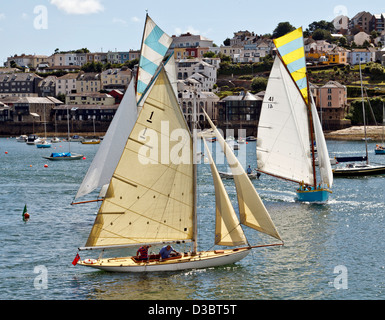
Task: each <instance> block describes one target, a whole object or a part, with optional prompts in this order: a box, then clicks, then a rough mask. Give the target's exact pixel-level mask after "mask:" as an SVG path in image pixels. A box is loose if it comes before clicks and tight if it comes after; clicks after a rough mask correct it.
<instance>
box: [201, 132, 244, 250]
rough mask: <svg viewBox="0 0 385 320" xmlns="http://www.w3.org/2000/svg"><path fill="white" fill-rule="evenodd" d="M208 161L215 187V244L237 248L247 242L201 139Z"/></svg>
mask: <svg viewBox="0 0 385 320" xmlns="http://www.w3.org/2000/svg"><path fill="white" fill-rule="evenodd" d="M203 142H204V145H205V149H206V153H207V156H208V159H209V163H210V167H211V174H212V176H213V181H214V187H215V244H217V245H223V246H239V245H242V244H246V243H247V240H246V237H245V235H244V233H243V230H242V227H241V225H240V224H239V220H238V218H237V216H236V214H235V211H234V208H233V205H232V204H231V201H230V199H229V196H228V194H227V192H226V189H225V186H224V185H223V182H222V179H221V177H220V176H219V172H218V170H217V168H216V166H215V163H214V160H213V158H212V156H211V153H210V150H209V148H208V146H207V143H206V141H205V139H203Z"/></svg>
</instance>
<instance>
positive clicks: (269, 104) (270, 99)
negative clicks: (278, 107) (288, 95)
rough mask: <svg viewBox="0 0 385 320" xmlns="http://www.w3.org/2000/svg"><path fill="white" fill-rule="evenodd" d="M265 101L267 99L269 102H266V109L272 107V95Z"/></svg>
mask: <svg viewBox="0 0 385 320" xmlns="http://www.w3.org/2000/svg"><path fill="white" fill-rule="evenodd" d="M267 101H269V102H270V103H268V104H267V108H268V109H272V108H273V103H274V97H269V98H268V99H267Z"/></svg>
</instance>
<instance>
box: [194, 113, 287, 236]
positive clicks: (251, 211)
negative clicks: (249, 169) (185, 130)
mask: <svg viewBox="0 0 385 320" xmlns="http://www.w3.org/2000/svg"><path fill="white" fill-rule="evenodd" d="M202 110H203V109H202ZM203 112H204V114H205V116H206V119H207V120H208V122H209V123H210V126H211V127H212V129H213V131H214V133H215V136H216V138H217V141H218V142H219V144H220V145H221V148H222V150H223V152H224V153H225V155H226V158H227V160H228V163H229V166H230V168H231V171H232V173H233V176H234V182H235V187H236V190H237V197H238V206H239V215H240V220H241V223H242V224H244V225H246V226H248V227H251V228H253V229H255V230H258V231H260V232H263V233H266V234H268V235H270V236H272V237H274V238H277V239H279V240H281V237H280V235H279V234H278V231H277V230H276V228H275V226H274V223H273V221H272V220H271V218H270V215H269V213H268V212H267V210H266V208H265V206H264V204H263V202H262V200H261V198H260V197H259V195H258V193H257V191H256V190H255V188H254V186H253V184H252V183H251V181H250V179H249V177H248V176H247V174H246V172H245V170H244V169H243V168H242V165H241V164H240V163H239V161H238V159H237V157H236V156H235V155H234V153H233V151H232V150H231V148H230V147H229V145H228V144H227V143H226V141H225V139H224V138H223V137H222V135H221V134H220V132H219V131H218V129H217V128H216V127H215V125H214V124H213V122H212V121H211V119H210V117H209V116H208V115H207V113H206V112H205V111H204V110H203Z"/></svg>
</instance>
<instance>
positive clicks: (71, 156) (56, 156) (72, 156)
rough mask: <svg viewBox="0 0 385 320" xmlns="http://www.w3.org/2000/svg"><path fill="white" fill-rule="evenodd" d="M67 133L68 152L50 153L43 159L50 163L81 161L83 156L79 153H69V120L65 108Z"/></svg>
mask: <svg viewBox="0 0 385 320" xmlns="http://www.w3.org/2000/svg"><path fill="white" fill-rule="evenodd" d="M67 129H68V130H67V131H68V152H52V153H51V154H50V155H49V156H46V157H43V158H44V159H47V160H51V161H60V160H66V161H67V160H80V159H83V157H84V156H83V155H82V154H79V153H74V152H71V142H70V118H69V112H68V108H67Z"/></svg>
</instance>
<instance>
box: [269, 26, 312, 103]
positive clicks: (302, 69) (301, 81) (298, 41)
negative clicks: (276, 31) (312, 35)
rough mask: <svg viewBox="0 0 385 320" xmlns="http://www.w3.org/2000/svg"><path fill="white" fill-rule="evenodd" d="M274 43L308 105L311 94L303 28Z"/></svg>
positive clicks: (275, 40)
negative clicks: (309, 92)
mask: <svg viewBox="0 0 385 320" xmlns="http://www.w3.org/2000/svg"><path fill="white" fill-rule="evenodd" d="M273 41H274V44H275V46H276V48H277V49H278V52H279V54H280V55H281V57H282V60H283V62H284V63H285V65H286V66H287V69H288V70H289V72H290V74H291V76H292V77H293V80H294V81H295V82H296V84H297V86H298V89H299V90H300V91H301V93H302V96H303V98H304V99H305V101H306V103H307V102H308V96H309V94H308V83H307V75H306V60H305V49H304V45H303V44H304V41H303V33H302V28H298V29H296V30H294V31H292V32H289V33H288V34H286V35H284V36H282V37H280V38H277V39H274V40H273Z"/></svg>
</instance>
